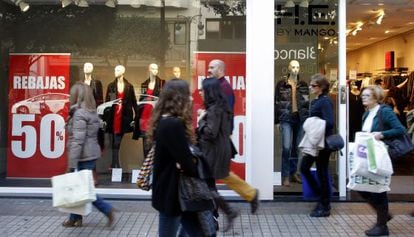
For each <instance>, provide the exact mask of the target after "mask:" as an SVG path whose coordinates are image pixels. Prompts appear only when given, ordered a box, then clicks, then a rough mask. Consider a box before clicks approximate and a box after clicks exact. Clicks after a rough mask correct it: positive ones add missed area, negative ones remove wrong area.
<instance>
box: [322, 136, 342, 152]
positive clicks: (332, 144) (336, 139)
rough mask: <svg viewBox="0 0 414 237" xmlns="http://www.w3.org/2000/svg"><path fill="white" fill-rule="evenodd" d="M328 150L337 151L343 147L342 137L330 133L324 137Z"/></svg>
mask: <svg viewBox="0 0 414 237" xmlns="http://www.w3.org/2000/svg"><path fill="white" fill-rule="evenodd" d="M326 144H327V145H328V148H329V150H331V151H339V150H341V149H342V148H343V147H344V144H345V143H344V139H343V138H342V137H341V135H339V134H332V135H330V136H328V137H327V138H326Z"/></svg>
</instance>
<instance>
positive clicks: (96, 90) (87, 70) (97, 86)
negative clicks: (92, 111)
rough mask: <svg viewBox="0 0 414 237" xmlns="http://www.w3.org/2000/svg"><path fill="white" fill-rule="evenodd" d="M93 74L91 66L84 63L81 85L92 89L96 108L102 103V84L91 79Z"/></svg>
mask: <svg viewBox="0 0 414 237" xmlns="http://www.w3.org/2000/svg"><path fill="white" fill-rule="evenodd" d="M92 72H93V64H92V63H89V62H86V63H85V64H84V65H83V73H84V74H85V75H84V78H83V83H85V84H87V85H89V86H90V87H91V88H92V92H93V97H94V98H95V102H96V106H99V105H100V104H102V103H103V90H102V82H101V81H100V80H96V79H95V78H93V77H92Z"/></svg>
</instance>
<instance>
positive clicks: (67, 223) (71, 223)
mask: <svg viewBox="0 0 414 237" xmlns="http://www.w3.org/2000/svg"><path fill="white" fill-rule="evenodd" d="M62 226H63V227H82V220H76V221H73V220H66V221H64V222H63V223H62Z"/></svg>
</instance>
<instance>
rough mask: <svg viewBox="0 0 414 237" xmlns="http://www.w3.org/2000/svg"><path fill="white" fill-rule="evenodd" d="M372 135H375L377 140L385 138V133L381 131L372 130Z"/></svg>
mask: <svg viewBox="0 0 414 237" xmlns="http://www.w3.org/2000/svg"><path fill="white" fill-rule="evenodd" d="M372 135H374V138H375V139H377V140H381V139H383V138H384V135H382V133H381V132H372Z"/></svg>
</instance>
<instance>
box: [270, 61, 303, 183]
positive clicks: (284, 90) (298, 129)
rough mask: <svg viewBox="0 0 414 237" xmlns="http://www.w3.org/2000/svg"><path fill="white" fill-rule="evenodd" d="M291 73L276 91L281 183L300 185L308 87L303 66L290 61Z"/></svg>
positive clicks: (281, 81) (279, 84)
mask: <svg viewBox="0 0 414 237" xmlns="http://www.w3.org/2000/svg"><path fill="white" fill-rule="evenodd" d="M288 71H289V74H288V75H287V76H284V77H283V78H282V79H281V80H280V81H279V82H278V83H277V85H276V89H275V123H276V124H278V123H280V131H281V135H282V136H281V140H282V181H283V185H284V186H290V182H297V183H301V179H300V176H299V175H298V167H300V165H298V163H299V155H300V153H299V151H298V145H299V143H300V141H301V139H302V136H303V128H302V125H303V122H304V121H305V119H306V118H307V117H308V114H309V87H308V84H307V83H306V82H304V81H301V80H300V79H299V71H300V65H299V62H298V61H297V60H292V61H290V62H289V66H288Z"/></svg>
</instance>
